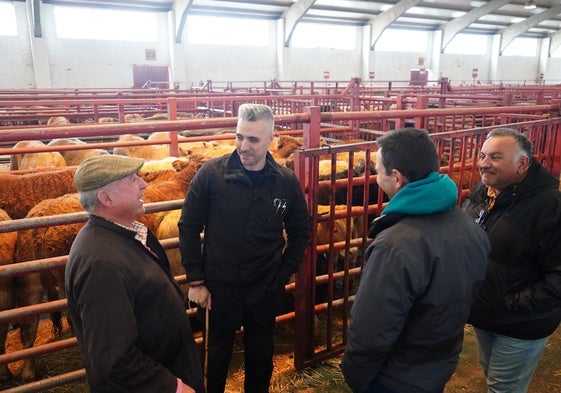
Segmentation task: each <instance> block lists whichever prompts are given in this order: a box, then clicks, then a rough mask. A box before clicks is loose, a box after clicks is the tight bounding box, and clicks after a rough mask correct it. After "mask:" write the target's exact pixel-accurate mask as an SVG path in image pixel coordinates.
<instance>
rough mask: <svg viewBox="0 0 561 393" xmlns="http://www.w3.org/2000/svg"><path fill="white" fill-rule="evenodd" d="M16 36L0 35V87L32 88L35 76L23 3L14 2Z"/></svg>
mask: <svg viewBox="0 0 561 393" xmlns="http://www.w3.org/2000/svg"><path fill="white" fill-rule="evenodd" d="M14 6H15V9H16V23H17V28H18V36H17V37H6V36H0V53H1V55H0V70H1V71H0V88H33V87H35V77H34V72H33V61H32V59H31V47H30V45H29V34H28V30H27V18H26V12H27V11H26V6H25V3H20V2H14Z"/></svg>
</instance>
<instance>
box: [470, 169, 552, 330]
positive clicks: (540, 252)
mask: <svg viewBox="0 0 561 393" xmlns="http://www.w3.org/2000/svg"><path fill="white" fill-rule="evenodd" d="M558 187H559V181H558V180H557V179H555V178H554V177H553V176H551V174H549V173H548V172H547V170H546V169H545V168H544V167H543V166H542V165H541V164H539V163H538V162H537V161H535V159H532V164H531V166H530V168H529V170H528V174H527V175H526V177H525V178H524V179H523V180H522V181H521V182H519V183H517V184H513V185H511V186H509V187H507V188H506V189H504V190H503V191H502V192H501V193H500V194H499V196H498V197H497V198H496V201H495V205H494V206H493V208H492V209H491V210H489V211H488V210H487V208H486V207H487V202H488V197H487V187H486V186H484V185H483V184H481V183H479V184H477V185H475V186H474V188H473V189H472V190H471V192H470V195H468V198H467V199H466V202H465V203H464V209H465V210H466V211H467V212H468V213H469V214H471V215H472V216H474V218H477V221H478V222H479V224H480V225H481V226H482V227H483V228H484V229H485V231H486V232H487V234H488V236H489V239H490V241H491V254H490V256H489V266H488V270H487V274H486V278H485V281H484V284H483V287H482V288H481V291H480V292H479V297H478V299H477V301H476V303H475V304H474V305H473V308H472V310H471V315H470V318H469V321H468V322H469V323H471V324H472V325H473V326H475V327H477V328H481V329H485V330H490V331H492V332H495V333H498V334H502V335H505V336H509V337H514V338H518V339H528V340H530V339H539V338H543V337H547V336H549V335H550V334H551V333H553V332H554V331H555V329H556V328H557V326H558V325H559V322H560V321H561V192H559V190H558Z"/></svg>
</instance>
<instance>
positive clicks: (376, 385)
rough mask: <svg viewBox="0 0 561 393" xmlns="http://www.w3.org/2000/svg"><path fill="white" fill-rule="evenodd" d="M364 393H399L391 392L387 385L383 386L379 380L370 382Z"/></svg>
mask: <svg viewBox="0 0 561 393" xmlns="http://www.w3.org/2000/svg"><path fill="white" fill-rule="evenodd" d="M362 393H397V392H396V391H394V390H391V389H390V388H388V387H387V386H385V385H382V384H381V383H380V382H378V380H376V379H375V380H373V381H372V382H370V384H369V385H368V387H367V388H366V390H365V391H364V392H362Z"/></svg>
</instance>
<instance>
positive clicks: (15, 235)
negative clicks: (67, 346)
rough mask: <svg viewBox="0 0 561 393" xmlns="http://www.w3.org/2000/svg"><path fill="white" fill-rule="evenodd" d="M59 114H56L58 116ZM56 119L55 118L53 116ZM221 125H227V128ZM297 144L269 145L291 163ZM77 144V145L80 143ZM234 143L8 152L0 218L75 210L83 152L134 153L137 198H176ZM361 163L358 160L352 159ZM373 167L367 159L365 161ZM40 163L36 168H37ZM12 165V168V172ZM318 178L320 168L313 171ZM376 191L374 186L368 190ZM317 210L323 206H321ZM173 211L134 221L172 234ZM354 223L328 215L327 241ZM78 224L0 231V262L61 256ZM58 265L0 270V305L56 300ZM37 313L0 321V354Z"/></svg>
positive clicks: (30, 335)
mask: <svg viewBox="0 0 561 393" xmlns="http://www.w3.org/2000/svg"><path fill="white" fill-rule="evenodd" d="M59 121H60V119H59ZM51 124H53V123H51ZM57 124H60V123H57ZM227 132H228V131H227ZM167 138H169V136H168V133H154V134H151V135H150V136H149V137H148V139H154V140H157V139H167ZM119 140H120V141H135V140H144V138H143V137H141V136H138V135H123V136H121V137H120V138H119ZM83 144H86V142H83V141H81V140H79V139H76V138H70V139H56V140H52V141H50V142H49V143H48V144H47V146H62V145H65V146H68V145H71V146H72V145H83ZM43 146H45V144H43V142H40V141H22V142H19V143H18V144H16V145H15V146H14V147H43ZM301 146H302V139H301V138H296V137H291V136H278V137H275V138H274V141H273V143H272V145H271V148H270V152H271V154H272V155H273V156H274V157H275V159H276V160H277V162H279V163H281V164H282V165H286V166H288V167H291V166H292V165H293V159H292V157H293V152H294V151H295V150H296V149H298V148H299V147H301ZM82 147H83V146H82ZM234 149H235V141H234V139H231V140H222V141H211V142H181V143H180V144H179V151H180V156H179V157H170V155H169V145H167V144H161V145H157V144H155V145H139V146H128V147H115V148H114V149H113V150H112V151H111V152H110V151H108V150H102V149H83V148H82V149H81V150H61V152H38V153H28V154H13V155H11V156H10V169H11V171H0V221H9V220H14V219H22V218H29V219H33V218H38V217H46V216H53V215H60V214H67V213H75V212H81V211H82V207H81V205H80V204H79V202H78V199H77V194H76V189H75V186H74V182H73V176H74V172H75V169H76V165H78V164H79V163H80V162H81V161H82V160H84V159H85V158H87V157H90V156H93V155H99V154H121V155H128V156H135V157H140V158H143V159H144V160H145V164H144V166H143V167H142V168H141V170H140V173H139V174H140V176H142V177H143V179H144V180H145V181H146V182H147V184H148V186H147V188H146V190H145V191H144V195H143V200H144V202H145V203H150V202H160V201H171V200H177V199H183V198H184V196H185V193H186V191H187V189H188V187H189V183H190V181H191V179H192V178H193V176H194V175H195V173H196V171H197V169H198V168H199V167H200V166H201V165H202V163H203V162H204V161H205V160H207V159H209V158H212V157H216V156H219V155H223V154H226V153H230V152H232V151H233V150H234ZM356 161H357V162H360V165H362V168H363V169H364V161H360V159H358V158H357V160H356ZM325 164H326V165H325V168H326V169H323V166H322V165H320V171H324V170H325V171H326V172H327V174H326V175H324V176H323V178H328V177H329V176H330V175H331V174H330V171H331V167H332V165H331V157H330V156H329V157H326V160H325ZM337 165H338V167H339V165H340V167H341V177H346V176H347V171H348V170H349V164H348V163H345V162H344V158H343V157H341V158H339V157H338V158H337ZM371 167H372V168H373V165H372V166H371ZM38 168H42V169H41V170H37V169H38ZM16 170H17V172H14V171H16ZM320 177H321V174H320ZM376 194H377V193H376ZM322 209H323V210H322V212H323V213H325V210H326V209H325V208H322ZM179 213H180V211H178V210H171V211H163V212H158V213H150V214H145V215H143V216H142V217H141V219H140V220H141V221H142V222H143V223H144V224H145V225H147V226H148V227H149V228H150V229H151V230H153V231H154V233H156V235H157V236H158V238H160V239H169V238H175V237H177V236H178V228H177V221H178V218H179ZM352 222H353V224H354V225H355V226H354V227H351V228H347V224H346V220H344V219H339V220H335V224H332V225H334V228H331V231H332V232H334V233H335V235H334V236H335V238H334V241H343V240H345V238H346V237H347V236H346V235H347V231H348V230H351V231H356V229H357V225H360V226H363V225H364V224H362V223H357V222H356V221H355V220H353V221H352ZM83 225H84V224H83V223H76V224H67V225H56V226H48V227H37V228H32V229H27V230H20V231H17V232H5V233H0V265H8V264H12V263H20V262H27V261H34V260H39V259H44V258H50V257H58V256H64V255H67V254H68V252H69V250H70V246H71V244H72V241H73V239H74V237H75V236H76V234H77V232H78V231H79V230H80V228H81V227H82V226H83ZM317 230H318V235H317V244H327V243H328V242H329V240H330V237H329V232H330V229H329V228H328V227H327V224H326V223H325V222H321V223H319V224H318V228H317ZM167 252H168V256H169V258H170V263H171V265H172V269H173V273H174V274H175V275H180V274H184V270H183V268H182V267H181V263H180V256H179V252H178V250H177V249H170V250H168V251H167ZM63 282H64V280H63V270H62V269H58V270H56V269H55V270H48V271H47V270H45V271H41V272H38V273H31V274H25V275H21V276H17V277H9V278H5V277H4V278H3V277H0V311H2V310H7V309H12V308H16V307H22V306H28V305H33V304H37V303H39V302H41V301H42V300H44V299H45V298H46V299H47V300H49V301H51V300H56V299H58V296H59V294H60V293H61V291H62V290H63ZM51 316H52V319H53V327H54V331H55V333H57V332H60V329H61V328H62V324H61V322H60V313H53V314H52V315H51ZM38 318H39V317H38V316H35V317H29V318H24V319H21V320H19V321H13V322H12V323H11V325H10V324H8V323H5V324H0V354H3V353H4V350H5V349H4V347H5V341H6V337H7V332H8V330H9V329H10V327H12V328H19V329H20V336H21V340H22V346H23V348H30V347H32V346H33V344H34V342H35V338H36V333H37V327H38ZM12 377H13V376H12V373H11V371H10V369H9V368H8V365H7V364H0V382H1V381H5V380H8V379H10V378H12ZM19 378H21V379H22V380H24V381H29V380H34V379H36V378H37V371H36V367H35V364H34V361H33V359H27V360H26V361H25V362H24V365H23V368H22V370H21V372H20V373H19Z"/></svg>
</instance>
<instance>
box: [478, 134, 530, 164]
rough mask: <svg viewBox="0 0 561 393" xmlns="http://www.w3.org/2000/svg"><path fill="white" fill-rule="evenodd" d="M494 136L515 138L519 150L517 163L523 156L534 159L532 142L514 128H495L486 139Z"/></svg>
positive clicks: (516, 158)
mask: <svg viewBox="0 0 561 393" xmlns="http://www.w3.org/2000/svg"><path fill="white" fill-rule="evenodd" d="M494 136H510V137H512V138H514V140H515V141H516V144H517V145H518V149H519V152H518V154H517V155H516V157H515V160H516V161H518V160H519V159H520V157H522V156H526V157H528V158H532V142H530V141H529V140H528V138H526V136H525V135H524V134H522V133H521V132H518V131H516V130H515V129H513V128H506V127H501V128H495V129H494V130H492V131H491V132H489V133H488V134H487V138H486V139H489V138H492V137H494Z"/></svg>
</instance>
